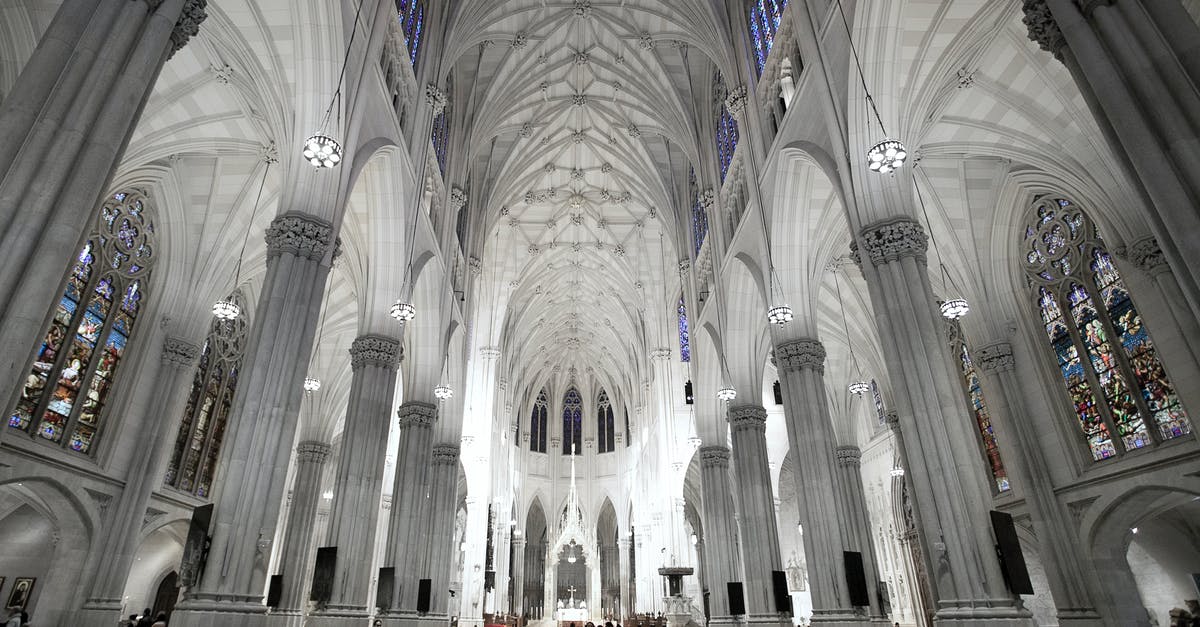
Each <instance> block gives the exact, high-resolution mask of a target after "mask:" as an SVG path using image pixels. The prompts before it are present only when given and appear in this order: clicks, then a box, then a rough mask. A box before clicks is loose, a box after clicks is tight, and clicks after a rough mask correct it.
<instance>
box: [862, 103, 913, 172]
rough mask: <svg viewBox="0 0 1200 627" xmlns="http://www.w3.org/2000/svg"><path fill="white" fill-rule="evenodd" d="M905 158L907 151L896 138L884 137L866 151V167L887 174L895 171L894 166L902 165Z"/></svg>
mask: <svg viewBox="0 0 1200 627" xmlns="http://www.w3.org/2000/svg"><path fill="white" fill-rule="evenodd" d="M875 115H876V116H878V115H879V114H878V113H876V114H875ZM879 124H880V126H882V125H883V122H882V121H880V123H879ZM905 159H908V151H907V150H905V148H904V144H902V143H900V140H898V139H885V140H883V141H881V142H879V143H878V144H875V145H874V146H871V149H870V150H868V151H867V167H868V168H870V169H871V171H872V172H878V173H880V174H889V173H891V172H893V171H895V170H896V168H899V167H901V166H903V165H904V161H905Z"/></svg>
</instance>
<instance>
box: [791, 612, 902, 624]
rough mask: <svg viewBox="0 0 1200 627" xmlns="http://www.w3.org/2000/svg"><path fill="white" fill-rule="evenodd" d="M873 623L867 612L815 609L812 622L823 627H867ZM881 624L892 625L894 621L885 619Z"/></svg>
mask: <svg viewBox="0 0 1200 627" xmlns="http://www.w3.org/2000/svg"><path fill="white" fill-rule="evenodd" d="M872 623H873V621H871V619H870V618H868V617H867V616H866V615H865V614H854V613H852V612H843V611H837V610H829V611H821V610H813V616H812V621H811V624H813V625H821V626H822V627H865V626H866V625H870V624H872ZM881 624H883V625H891V624H892V623H891V622H890V621H888V620H886V619H884V620H882V621H881Z"/></svg>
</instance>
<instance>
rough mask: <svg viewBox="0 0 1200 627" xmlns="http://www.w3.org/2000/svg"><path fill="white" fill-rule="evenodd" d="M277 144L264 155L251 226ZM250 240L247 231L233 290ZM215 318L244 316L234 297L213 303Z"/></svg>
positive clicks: (237, 282)
mask: <svg viewBox="0 0 1200 627" xmlns="http://www.w3.org/2000/svg"><path fill="white" fill-rule="evenodd" d="M274 147H275V144H274V143H272V144H271V146H270V147H268V148H267V149H266V150H265V151H264V153H265V155H266V156H264V158H263V160H264V161H265V162H266V164H267V165H266V167H264V168H263V177H262V181H261V182H260V183H259V184H258V197H257V198H255V199H254V210H253V211H251V212H250V224H251V225H253V224H254V216H256V215H258V205H259V203H261V202H262V195H263V188H264V187H266V185H267V173H268V172H270V171H271V164H272V163H274V162H275V157H274V156H273V155H274V154H275V153H274ZM249 240H250V229H249V228H247V229H246V233H245V234H244V235H242V250H241V252H239V253H238V260H237V265H236V266H235V267H234V270H233V289H234V290H237V288H238V285H239V284H240V283H241V281H242V259H244V258H245V257H246V243H247V242H248V241H249ZM212 313H213V317H214V318H216V319H217V320H223V321H226V322H228V321H230V320H233V319H235V318H237V317H238V316H240V315H242V308H241V307H240V306H239V305H238V304H237V303H235V302H233V298H232V297H226V298H222V299H220V300H218V301H217V302H215V303H213V306H212Z"/></svg>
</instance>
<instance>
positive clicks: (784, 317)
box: [767, 305, 793, 325]
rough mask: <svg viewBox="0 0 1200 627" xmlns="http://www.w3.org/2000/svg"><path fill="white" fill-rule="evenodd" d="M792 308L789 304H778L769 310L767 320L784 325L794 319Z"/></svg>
mask: <svg viewBox="0 0 1200 627" xmlns="http://www.w3.org/2000/svg"><path fill="white" fill-rule="evenodd" d="M792 317H793V316H792V308H791V307H789V306H787V305H777V306H775V307H772V308H770V309H768V310H767V320H768V321H770V323H771V324H778V325H784V324H787V323H789V322H791V321H792Z"/></svg>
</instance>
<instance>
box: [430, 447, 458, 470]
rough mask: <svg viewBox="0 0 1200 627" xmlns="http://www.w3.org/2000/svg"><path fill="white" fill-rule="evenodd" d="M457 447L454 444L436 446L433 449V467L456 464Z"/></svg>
mask: <svg viewBox="0 0 1200 627" xmlns="http://www.w3.org/2000/svg"><path fill="white" fill-rule="evenodd" d="M458 452H459V448H458V446H456V445H454V444H438V445H435V446H434V447H433V459H432V463H433V465H434V466H450V465H453V464H457V463H458Z"/></svg>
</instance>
